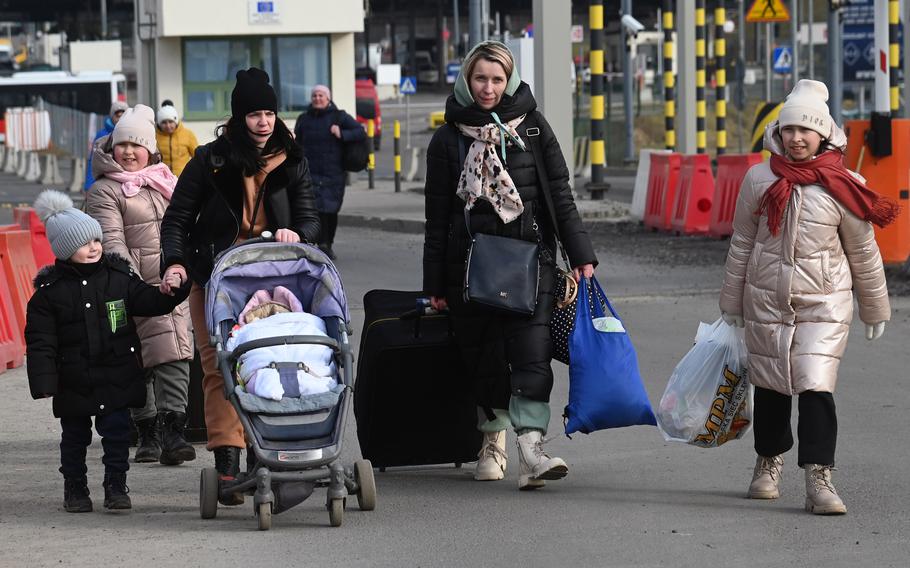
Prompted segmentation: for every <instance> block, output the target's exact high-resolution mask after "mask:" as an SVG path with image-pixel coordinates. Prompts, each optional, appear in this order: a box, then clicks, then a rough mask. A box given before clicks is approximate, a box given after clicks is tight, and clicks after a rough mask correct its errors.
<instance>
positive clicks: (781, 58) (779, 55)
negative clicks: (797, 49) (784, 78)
mask: <svg viewBox="0 0 910 568" xmlns="http://www.w3.org/2000/svg"><path fill="white" fill-rule="evenodd" d="M771 61H773V62H774V63H773V65H774V72H775V73H790V72H791V71H793V50H792V49H790V48H789V47H775V48H774V55H772V56H771Z"/></svg>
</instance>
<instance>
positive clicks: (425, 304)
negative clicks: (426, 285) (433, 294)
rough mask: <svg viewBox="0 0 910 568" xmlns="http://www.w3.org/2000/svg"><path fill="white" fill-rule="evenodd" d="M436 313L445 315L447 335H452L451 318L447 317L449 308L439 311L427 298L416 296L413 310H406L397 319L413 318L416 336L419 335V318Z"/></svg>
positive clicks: (406, 319)
mask: <svg viewBox="0 0 910 568" xmlns="http://www.w3.org/2000/svg"><path fill="white" fill-rule="evenodd" d="M437 315H443V316H446V320H448V323H449V335H454V331H453V329H452V318H450V317H448V315H449V310H442V311H440V310H436V309H433V307H432V306H430V299H429V298H417V306H416V307H415V308H414V309H413V310H410V311H407V312H405V313H403V314H401V315H400V316H398V319H400V320H401V321H408V320H414V337H415V338H418V337H420V320H421V318H424V317H426V316H437Z"/></svg>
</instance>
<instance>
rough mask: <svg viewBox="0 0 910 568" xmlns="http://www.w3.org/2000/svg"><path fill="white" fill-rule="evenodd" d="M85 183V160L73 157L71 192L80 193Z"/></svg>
mask: <svg viewBox="0 0 910 568" xmlns="http://www.w3.org/2000/svg"><path fill="white" fill-rule="evenodd" d="M84 185H85V160H83V159H81V158H73V179H72V180H71V181H70V193H79V192H80V191H82V187H83V186H84Z"/></svg>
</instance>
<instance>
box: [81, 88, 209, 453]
mask: <svg viewBox="0 0 910 568" xmlns="http://www.w3.org/2000/svg"><path fill="white" fill-rule="evenodd" d="M124 121H126V122H124ZM93 152H94V153H93V156H92V168H93V171H94V175H95V183H94V184H92V187H91V188H90V189H89V192H88V194H87V195H86V201H85V205H86V212H87V213H88V214H89V215H91V216H92V217H94V218H95V219H97V220H98V222H99V223H100V224H101V228H102V231H103V234H104V240H103V244H104V247H105V249H106V250H107V251H109V252H113V253H117V254H119V255H120V256H122V257H123V258H125V259H127V260H129V262H130V265H131V266H132V268H133V269H134V270H135V271H136V273H137V274H139V276H140V277H141V278H142V279H143V280H144V281H145V282H147V283H150V284H158V283H159V282H161V278H160V276H159V271H160V268H161V221H162V219H163V218H164V211H165V209H167V207H168V205H169V204H170V195H171V193H172V192H173V190H174V186H175V185H176V183H177V178H176V177H174V175H173V174H172V173H171V172H170V171H169V170H168V169H167V167H166V166H165V165H164V164H161V163H160V158H159V156H158V150H157V146H156V144H155V119H154V113H153V111H152V109H151V108H149V107H147V106H145V105H136V108H135V109H129V110H128V111H127V113H126V114H124V116H123V118H122V119H121V122H118V123H117V126H116V127H115V128H114V131H113V133H111V135H110V136H109V137H107V138H102V139H100V140H99V141H98V143H97V144H96V145H95V147H94V148H93ZM136 327H137V332H138V333H139V337H140V338H141V339H142V361H143V366H144V368H145V372H146V381H147V385H148V388H147V396H146V405H145V407H144V408H142V409H134V410H133V412H132V418H133V421H134V422H135V423H136V428H137V430H138V432H139V445H138V447H137V449H136V454H135V456H134V461H137V462H153V461H154V462H160V463H162V464H164V465H178V464H180V463H182V462H184V461H189V460H192V459H195V457H196V453H195V450H194V449H193V447H192V446H191V445H189V444H188V443H187V442H186V440H185V438H184V434H183V432H184V428H185V425H186V406H187V398H188V387H189V379H190V361H191V360H192V359H193V339H192V336H191V335H190V316H189V306H188V304H187V303H186V302H183V303H182V304H180V305H179V306H177V308H175V309H174V311H172V312H171V313H170V314H167V315H163V316H157V317H151V318H136ZM159 437H160V439H159Z"/></svg>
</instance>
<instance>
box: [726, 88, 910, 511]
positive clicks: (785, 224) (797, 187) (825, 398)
mask: <svg viewBox="0 0 910 568" xmlns="http://www.w3.org/2000/svg"><path fill="white" fill-rule="evenodd" d="M827 98H828V91H827V88H826V87H825V85H824V84H822V83H819V82H817V81H810V80H802V81H800V82H799V83H798V84H797V86H796V87H795V88H794V90H793V92H792V93H791V94H790V96H789V97H788V98H787V101H786V103H785V104H784V107H783V108H782V110H781V113H780V119H779V121H778V122H775V123H772V124H771V125H769V126H768V128H767V130H766V131H765V138H764V146H765V149H766V150H768V151H770V152H771V153H772V158H771V161H770V162H763V163H761V164H758V165H756V166H753V167H752V168H751V169H750V170H749V172H748V173H747V174H746V177H745V179H744V180H743V184H742V188H741V191H740V195H739V199H738V201H737V204H736V214H735V218H734V224H733V228H734V234H733V237H732V238H731V241H730V251H729V253H728V256H727V263H726V275H725V278H724V285H723V289H722V291H721V298H720V308H721V311H722V313H723V316H724V319H725V320H726V321H727V322H728V323H731V324H734V325H738V326H740V327H742V326H743V325H744V326H745V338H746V346H747V348H748V350H749V379H750V381H751V382H752V384H753V385H755V387H756V388H755V408H754V411H755V415H754V428H755V430H754V431H755V450H756V453H757V454H758V458H757V461H756V466H755V470H754V475H753V480H752V484H751V485H750V487H749V492H748V496H749V497H751V498H757V499H774V498H777V497H778V496H779V494H780V492H779V488H778V484H779V480H780V475H781V470H782V466H783V458H782V454H783V453H785V452H786V451H787V450H789V449H790V448H791V447H792V446H793V436H792V432H791V431H790V412H791V401H792V396H793V395H798V397H799V431H798V434H799V441H800V445H799V456H798V463H799V466H800V467H803V468H804V469H805V470H806V509H807V510H809V511H811V512H814V513H816V514H842V513H845V512H846V508H845V507H844V504H843V502H842V501H841V499H840V497H839V496H838V495H837V492H836V491H835V489H834V486H833V484H832V483H831V469H832V468H833V466H834V450H835V443H836V437H837V417H836V413H835V406H834V398H833V392H834V387H835V384H836V381H837V372H838V367H839V364H840V360H841V357H842V355H843V353H844V350H845V349H846V346H847V335H848V332H849V328H850V322H851V321H852V318H853V295H854V293H855V294H856V298H857V301H858V304H859V316H860V319H861V320H862V321H863V322H864V323H865V324H866V325H867V338H868V339H874V338H877V337H879V336H880V335H881V333H882V331H883V330H884V325H885V323H884V322H886V321H888V320H889V319H890V314H891V310H890V304H889V301H888V290H887V286H886V283H885V275H884V270H883V267H882V260H881V255H880V254H879V249H878V245H877V244H876V242H875V234H874V231H873V228H872V223H873V222H874V223H876V224H879V225H886V224H888V223H889V222H891V221H892V220H893V218H894V215H896V205H894V203H893V202H890V200H887V199H885V198H882V197H881V196H879V195H877V194H875V193H874V192H872V191H871V190H869V189H868V188H866V187H865V185H864V180H863V179H862V177H861V176H859V175H858V174H855V173H853V172H850V171H848V170H846V168H845V167H844V165H843V152H844V150H845V149H846V142H847V140H846V137H845V135H844V133H843V131H842V130H841V129H840V128H839V127H838V126H837V125H836V124H835V123H834V121H833V119H832V118H831V116H830V114H829V112H828V107H827V105H826V101H827ZM870 221H871V222H870Z"/></svg>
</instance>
